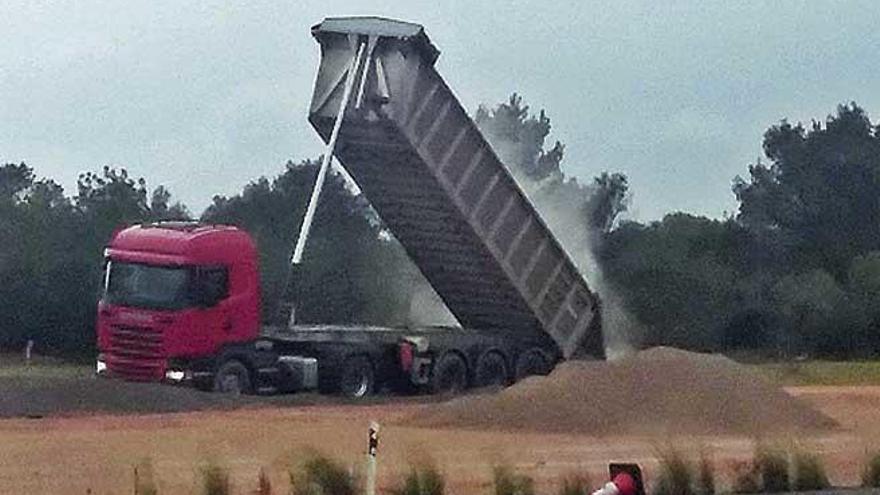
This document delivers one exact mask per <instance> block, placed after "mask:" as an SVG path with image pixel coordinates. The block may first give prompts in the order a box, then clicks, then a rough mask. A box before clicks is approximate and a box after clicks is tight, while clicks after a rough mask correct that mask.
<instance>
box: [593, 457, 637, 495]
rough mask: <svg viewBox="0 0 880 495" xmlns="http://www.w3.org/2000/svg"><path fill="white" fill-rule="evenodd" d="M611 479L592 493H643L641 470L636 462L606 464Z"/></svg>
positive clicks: (630, 494) (609, 494) (610, 494)
mask: <svg viewBox="0 0 880 495" xmlns="http://www.w3.org/2000/svg"><path fill="white" fill-rule="evenodd" d="M608 471H609V474H610V478H611V481H609V482H608V483H605V486H603V487H602V488H600V489H598V490H596V491H595V492H593V495H645V485H644V483H643V482H642V470H641V468H640V467H639V465H638V464H617V463H613V464H611V465H610V466H608Z"/></svg>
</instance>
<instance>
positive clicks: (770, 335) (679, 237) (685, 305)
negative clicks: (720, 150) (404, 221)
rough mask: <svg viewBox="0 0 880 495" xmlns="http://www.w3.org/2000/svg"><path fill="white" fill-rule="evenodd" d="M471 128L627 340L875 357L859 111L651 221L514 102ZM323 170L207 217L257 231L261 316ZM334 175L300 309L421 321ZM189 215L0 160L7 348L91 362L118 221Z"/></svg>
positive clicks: (613, 177)
mask: <svg viewBox="0 0 880 495" xmlns="http://www.w3.org/2000/svg"><path fill="white" fill-rule="evenodd" d="M475 121H476V122H477V125H478V127H479V128H480V129H481V131H482V132H483V134H484V135H485V136H486V138H487V139H488V140H489V141H490V142H491V143H492V145H493V148H494V149H495V150H496V152H497V153H498V155H499V157H500V158H501V159H502V161H504V162H505V163H506V164H507V166H508V168H509V169H510V170H511V172H512V173H513V175H514V176H515V177H516V178H517V180H518V181H519V182H520V184H521V185H522V186H523V189H524V190H525V191H526V192H527V194H528V195H529V197H530V198H531V199H532V200H533V202H534V203H535V204H536V207H538V209H539V211H541V212H542V215H544V216H545V217H547V218H548V224H550V226H551V228H553V227H554V226H555V227H557V232H556V233H557V236H559V237H560V238H561V241H562V242H563V245H564V246H566V248H567V249H568V250H569V251H570V253H572V256H573V257H574V258H576V261H578V259H580V258H581V254H583V260H584V261H583V263H578V265H579V266H580V267H581V269H582V271H584V275H585V276H586V278H587V279H588V281H589V282H591V283H593V280H592V279H593V278H594V277H595V279H596V281H597V282H598V280H599V279H601V285H599V286H598V287H599V288H600V296H603V294H602V293H601V292H602V290H606V291H607V292H608V294H611V293H612V292H613V293H614V294H615V297H614V298H613V299H614V300H615V304H619V306H620V307H619V308H617V309H618V310H620V311H623V312H625V313H626V314H627V315H628V316H629V317H628V318H626V319H624V320H622V321H624V324H625V325H627V326H631V327H633V328H628V329H626V330H627V332H628V335H629V336H630V338H633V339H635V340H637V342H635V344H636V345H641V346H646V345H674V346H678V347H683V348H688V349H697V350H712V351H724V350H733V349H749V350H753V351H754V350H757V351H761V352H767V353H773V354H784V355H799V354H811V355H818V356H862V355H875V354H876V353H877V352H878V350H880V328H878V327H880V304H878V303H880V128H878V126H876V125H874V124H872V123H871V121H870V119H869V118H868V116H867V115H866V113H865V112H864V110H863V109H862V108H860V107H859V106H857V105H856V104H854V103H853V104H850V105H842V106H840V107H838V108H837V110H836V112H835V113H834V114H833V115H831V116H829V117H827V118H826V119H825V120H824V121H813V122H812V123H811V124H810V125H809V126H804V125H802V124H791V123H789V122H786V121H782V122H780V123H779V124H777V125H774V126H771V127H770V128H769V129H768V130H767V131H766V133H765V134H764V139H763V149H764V155H765V157H766V159H765V160H759V161H758V162H757V163H754V164H752V165H750V166H749V167H748V174H747V175H746V176H745V177H736V178H734V179H733V180H732V187H731V193H732V194H734V195H735V197H736V199H737V201H738V203H739V207H738V212H737V213H736V214H735V215H729V216H726V217H724V218H720V219H713V218H706V217H702V216H697V215H693V214H689V213H686V212H671V213H669V214H667V215H666V216H664V217H663V218H662V219H661V220H658V221H653V222H648V223H640V222H635V221H627V220H621V214H622V213H623V212H625V211H626V208H627V205H628V204H629V201H630V195H631V193H630V190H629V183H628V181H627V177H626V176H625V175H624V174H621V173H613V172H603V173H600V174H598V175H597V176H596V177H594V178H593V179H592V180H590V181H586V182H580V181H578V180H577V179H576V178H573V177H570V176H567V175H566V174H565V173H564V172H563V171H562V168H561V167H562V163H563V158H564V155H565V147H564V145H563V144H562V143H559V142H555V143H553V144H552V145H551V144H549V143H547V142H546V139H547V137H548V136H549V133H550V130H551V124H550V119H549V118H548V117H547V116H546V115H545V114H544V112H543V111H542V112H539V113H537V114H534V113H532V112H531V111H530V109H529V107H528V106H527V105H525V104H523V102H522V99H521V98H520V97H519V96H517V95H513V96H511V97H510V98H509V99H508V100H507V101H505V102H503V103H501V104H499V105H495V106H494V107H492V108H488V107H481V108H480V109H478V110H477V112H476V114H475ZM317 164H318V161H316V160H304V161H301V162H298V163H294V162H292V161H291V162H288V163H287V164H285V166H284V167H283V170H282V171H281V172H280V173H279V174H278V175H277V176H276V177H274V178H272V179H268V178H265V177H261V178H259V179H257V180H255V181H253V182H251V183H249V184H247V185H245V186H244V188H243V189H242V191H241V192H240V193H238V194H235V195H232V196H229V197H226V196H215V197H214V198H213V201H212V203H211V205H210V206H209V207H208V208H207V209H206V210H205V211H204V212H202V214H201V215H199V216H198V218H197V219H198V220H200V221H203V222H207V223H225V224H233V225H239V226H241V227H242V228H245V229H246V230H248V231H249V232H250V233H251V234H252V235H253V237H254V238H255V240H256V242H257V245H258V248H259V253H260V263H261V276H262V290H263V301H264V305H263V312H264V317H265V318H266V319H267V320H269V319H272V318H273V317H274V316H275V315H276V314H277V313H278V312H279V310H280V308H279V304H278V303H279V301H280V296H281V295H282V293H284V291H285V289H286V287H287V277H288V266H289V257H290V253H291V250H292V247H293V244H294V242H295V236H296V234H297V232H298V229H299V225H300V222H301V219H302V216H303V212H304V211H305V206H306V203H307V201H308V197H309V194H310V192H311V187H312V185H313V182H314V178H315V175H316V173H317ZM328 177H329V180H328V183H327V185H326V186H325V189H324V192H323V194H322V198H321V202H320V204H319V207H318V210H317V215H316V218H315V223H314V226H313V233H312V236H311V237H310V239H309V245H308V248H307V250H306V256H305V260H304V263H303V264H302V266H301V267H300V268H299V269H298V270H297V271H296V272H295V282H296V283H295V287H296V294H295V297H296V300H297V302H298V309H297V318H298V319H299V320H300V321H305V322H327V323H333V322H364V323H373V324H385V325H407V324H417V323H429V322H430V318H429V321H424V318H420V315H419V314H418V313H419V312H421V313H423V314H422V315H421V316H422V317H424V316H425V315H424V313H425V312H428V313H430V312H431V311H432V308H427V307H426V306H427V305H426V303H425V301H426V299H420V298H419V296H418V295H419V294H420V293H423V292H431V289H430V287H429V286H428V284H427V282H426V281H425V279H424V278H423V277H422V275H421V274H420V272H419V271H418V269H417V268H416V267H415V266H414V264H413V263H412V262H411V261H410V260H409V259H408V257H407V255H406V253H405V251H404V250H403V248H402V246H400V244H399V243H397V242H396V241H395V240H394V238H393V236H392V235H391V233H390V232H388V231H387V229H386V228H385V226H384V225H383V223H382V220H381V218H379V217H378V216H377V215H376V214H375V212H374V211H373V210H372V208H371V207H370V205H369V203H368V202H367V200H366V198H364V197H363V196H361V195H355V194H353V193H352V192H351V191H350V190H349V188H348V187H347V185H346V183H345V181H344V180H343V179H342V178H341V177H339V176H336V175H334V174H331V175H329V176H328ZM194 218H195V217H194V215H193V214H192V213H191V212H190V211H189V210H188V209H187V208H186V207H185V206H184V205H182V204H181V203H179V202H174V201H173V200H172V196H171V194H170V192H169V191H168V190H167V189H166V188H164V187H162V186H158V187H156V188H155V189H152V190H150V189H148V187H147V183H146V181H145V180H144V179H142V178H135V177H133V176H131V175H129V173H128V172H127V171H126V170H125V169H124V168H113V167H104V168H103V169H102V170H100V171H98V172H86V173H84V174H82V175H81V176H80V177H79V180H78V181H77V190H76V193H75V194H73V195H66V194H65V191H64V190H63V188H62V187H61V186H60V185H59V184H57V183H56V182H55V181H53V180H51V179H46V178H37V177H35V175H34V172H33V169H32V168H30V167H29V166H28V165H26V164H24V163H19V164H12V163H9V164H6V165H2V166H0V242H2V246H3V247H2V249H0V298H2V301H3V304H2V305H0V349H6V350H17V349H20V348H21V347H23V346H24V345H25V343H26V342H27V341H28V340H34V341H35V342H36V344H37V347H38V350H42V351H43V352H52V353H56V354H62V355H68V356H75V357H84V358H87V357H91V356H92V355H93V353H94V319H95V303H96V301H97V299H98V297H99V296H100V290H101V287H100V280H101V270H102V261H103V260H102V252H103V247H104V246H105V245H106V243H107V241H108V240H109V239H110V237H111V235H112V233H113V232H114V231H115V230H116V229H118V228H120V227H122V226H125V225H130V224H133V223H139V222H155V221H162V220H190V219H194ZM595 286H596V284H595V283H594V287H595ZM435 299H436V298H435ZM427 300H428V301H432V299H430V298H429V299H427ZM431 304H434V302H432V303H431ZM428 305H430V304H428ZM617 324H618V325H619V324H620V322H619V321H618V323H617Z"/></svg>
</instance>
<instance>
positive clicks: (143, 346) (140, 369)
mask: <svg viewBox="0 0 880 495" xmlns="http://www.w3.org/2000/svg"><path fill="white" fill-rule="evenodd" d="M109 351H110V352H109V354H110V355H111V356H112V358H111V359H108V362H107V366H108V368H109V370H110V372H111V373H112V374H113V375H115V376H118V377H121V378H125V379H127V380H158V379H161V378H162V375H163V373H164V372H165V370H164V359H163V356H162V332H161V331H159V330H157V329H155V328H151V327H139V326H125V325H113V326H112V327H111V328H110V349H109Z"/></svg>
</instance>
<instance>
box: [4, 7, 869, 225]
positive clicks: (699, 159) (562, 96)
mask: <svg viewBox="0 0 880 495" xmlns="http://www.w3.org/2000/svg"><path fill="white" fill-rule="evenodd" d="M474 4H479V6H475V5H474ZM365 14H369V15H381V16H388V17H394V18H399V19H402V20H409V21H413V22H418V23H421V24H423V25H424V26H425V27H426V30H427V33H428V36H429V37H430V38H431V39H432V40H433V42H434V43H435V45H437V47H438V48H439V49H440V50H441V52H442V53H441V55H440V59H439V61H438V64H437V65H438V70H439V71H440V73H441V75H443V77H444V78H445V79H446V80H447V82H448V83H449V85H450V87H452V88H453V90H454V91H455V92H456V93H457V95H458V96H459V98H460V99H461V101H462V104H463V105H464V106H465V107H466V108H467V109H468V110H469V111H471V112H473V110H474V109H475V108H476V107H477V105H478V104H480V103H492V104H494V103H498V102H500V101H502V100H504V99H506V97H507V96H508V95H509V94H510V93H511V92H514V91H516V92H518V93H520V94H522V95H523V96H524V99H525V101H526V102H527V103H528V104H530V105H531V106H532V108H533V109H535V110H537V109H541V108H543V109H545V110H546V111H547V114H548V115H549V117H550V118H551V121H552V124H553V131H552V135H551V139H558V140H560V141H562V142H563V143H565V144H566V158H565V162H564V164H565V171H566V172H567V173H568V174H571V175H574V176H576V177H579V178H581V180H590V178H591V177H593V176H594V175H595V174H597V173H599V172H601V171H603V170H608V171H622V172H625V173H626V174H627V175H628V176H629V178H630V183H631V188H632V191H633V202H632V205H631V213H630V216H631V218H635V219H638V220H643V221H644V220H652V219H657V218H660V217H662V215H663V214H664V213H666V212H669V211H673V210H683V211H689V212H693V213H696V214H702V215H709V216H713V217H720V216H721V215H722V214H723V212H725V211H729V212H732V211H734V210H735V208H736V203H735V201H734V198H733V195H732V194H731V193H730V183H731V179H732V178H733V177H734V176H735V175H737V174H743V175H745V174H747V166H748V164H750V163H753V162H754V161H755V159H756V158H757V157H758V156H760V155H761V136H762V133H763V132H764V130H766V128H767V127H768V126H769V125H772V124H774V123H776V122H778V121H779V120H780V119H783V118H788V119H789V120H792V121H805V122H809V120H810V119H811V118H819V119H824V117H825V116H826V115H827V114H828V113H830V112H832V111H833V110H834V109H835V108H836V105H837V104H839V103H843V102H849V101H852V100H854V101H856V102H857V103H859V104H860V105H862V106H863V107H864V108H865V109H866V110H867V111H868V113H869V115H870V116H871V117H872V118H877V117H878V116H880V63H878V59H880V57H878V56H880V4H878V3H877V2H876V0H874V1H871V0H868V1H862V2H858V1H849V2H845V1H834V2H832V1H827V2H822V1H818V0H815V1H772V2H770V1H768V2H752V3H747V2H740V1H723V2H711V1H706V0H692V1H677V2H657V1H644V2H635V1H629V0H623V1H621V0H618V1H608V2H592V1H573V2H547V1H546V0H543V1H534V2H517V1H500V0H493V1H486V2H476V1H473V0H471V1H448V0H446V1H437V0H434V1H430V2H419V1H413V0H408V1H403V2H399V3H394V2H388V1H382V2H370V3H367V2H351V1H349V2H342V1H333V0H323V1H302V0H301V1H286V2H285V1H277V0H273V1H266V2H256V1H247V2H236V3H232V2H229V3H225V2H195V1H187V2H184V1H178V0H151V1H140V2H134V1H126V2H124V1H107V2H99V1H86V0H79V1H76V2H39V1H32V0H31V1H19V0H12V1H10V0H2V1H0V33H2V38H3V41H2V42H0V163H5V162H21V161H24V162H27V163H28V164H29V165H31V166H33V167H34V168H35V169H36V173H37V174H38V175H39V176H45V177H51V178H54V179H56V180H57V181H59V182H61V183H62V185H64V186H65V189H66V190H67V192H68V193H69V194H73V193H75V184H76V176H77V175H78V173H80V172H82V171H84V170H99V169H100V168H101V167H102V166H103V165H105V164H109V165H116V166H125V167H127V168H128V169H129V170H130V172H131V173H132V174H134V175H137V176H144V177H145V178H146V179H147V180H148V182H149V185H150V187H151V188H152V187H154V186H156V185H159V184H163V185H165V186H166V187H168V188H169V189H170V190H171V192H172V193H173V194H174V196H175V197H177V198H178V199H180V200H182V201H183V202H184V203H186V204H187V205H189V206H190V207H191V209H192V210H193V211H194V212H196V213H200V212H201V211H202V209H203V208H204V207H205V206H207V205H208V204H209V202H210V199H211V197H212V196H213V195H214V194H226V195H229V194H234V193H236V192H238V191H240V190H241V188H242V186H243V185H244V184H245V183H247V182H248V181H250V180H253V179H255V178H257V177H259V176H261V175H267V176H270V177H271V176H275V175H277V174H278V173H279V172H280V171H281V170H282V166H283V164H284V162H285V161H286V160H288V159H293V160H295V161H299V160H301V159H304V158H308V157H315V156H317V155H318V154H320V153H321V150H322V145H321V142H320V140H319V139H318V137H317V134H315V132H314V131H313V130H312V129H311V127H309V125H308V124H307V121H306V113H307V106H308V103H309V100H310V98H311V88H312V83H313V81H314V75H315V71H316V68H317V63H318V46H317V44H316V43H315V42H314V40H313V39H312V38H311V36H310V34H309V27H310V26H311V25H312V24H315V23H317V22H319V21H320V20H321V19H322V18H324V17H325V16H333V15H365Z"/></svg>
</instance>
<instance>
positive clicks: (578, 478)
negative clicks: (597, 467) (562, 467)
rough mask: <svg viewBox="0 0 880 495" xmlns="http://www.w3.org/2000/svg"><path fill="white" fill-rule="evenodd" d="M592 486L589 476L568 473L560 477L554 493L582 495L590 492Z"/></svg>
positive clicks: (558, 494) (557, 494) (559, 494)
mask: <svg viewBox="0 0 880 495" xmlns="http://www.w3.org/2000/svg"><path fill="white" fill-rule="evenodd" d="M592 486H593V484H592V483H591V481H590V477H589V476H587V475H585V474H581V473H569V474H567V475H565V476H563V477H562V482H561V483H560V485H559V490H557V492H556V495H584V494H585V493H590V488H591V487H592Z"/></svg>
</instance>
